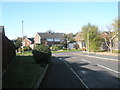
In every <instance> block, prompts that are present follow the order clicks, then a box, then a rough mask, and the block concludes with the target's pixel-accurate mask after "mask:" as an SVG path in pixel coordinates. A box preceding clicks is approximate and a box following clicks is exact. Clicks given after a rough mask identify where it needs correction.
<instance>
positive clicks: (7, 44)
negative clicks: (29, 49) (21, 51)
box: [2, 35, 16, 72]
mask: <svg viewBox="0 0 120 90" xmlns="http://www.w3.org/2000/svg"><path fill="white" fill-rule="evenodd" d="M15 55H16V53H15V45H14V44H13V42H12V41H10V40H9V39H8V38H7V37H6V36H5V35H2V72H3V71H4V70H5V69H6V67H7V66H8V65H9V63H10V62H11V61H12V59H13V58H14V57H15Z"/></svg>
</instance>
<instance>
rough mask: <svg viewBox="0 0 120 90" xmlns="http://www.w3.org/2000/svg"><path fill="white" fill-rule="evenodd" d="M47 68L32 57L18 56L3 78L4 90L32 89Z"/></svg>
mask: <svg viewBox="0 0 120 90" xmlns="http://www.w3.org/2000/svg"><path fill="white" fill-rule="evenodd" d="M44 69H45V67H41V66H40V65H39V64H37V63H36V62H35V60H34V59H33V57H32V56H16V57H15V58H14V59H13V61H12V62H11V63H10V65H9V67H8V68H7V70H6V72H5V73H4V74H3V77H2V86H3V88H32V87H33V85H34V84H35V82H36V80H37V79H38V78H39V77H40V75H41V74H42V73H43V71H44Z"/></svg>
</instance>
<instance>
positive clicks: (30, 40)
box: [22, 38, 34, 49]
mask: <svg viewBox="0 0 120 90" xmlns="http://www.w3.org/2000/svg"><path fill="white" fill-rule="evenodd" d="M24 46H30V47H31V48H32V49H33V48H34V38H25V39H24V40H23V41H22V47H24Z"/></svg>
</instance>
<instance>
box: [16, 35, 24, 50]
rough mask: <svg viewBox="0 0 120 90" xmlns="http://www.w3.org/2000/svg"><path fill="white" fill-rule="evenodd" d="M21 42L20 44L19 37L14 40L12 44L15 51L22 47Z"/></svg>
mask: <svg viewBox="0 0 120 90" xmlns="http://www.w3.org/2000/svg"><path fill="white" fill-rule="evenodd" d="M21 42H22V38H21V37H18V38H17V39H16V40H15V42H14V44H15V46H16V49H18V48H20V46H21V45H22V43H21Z"/></svg>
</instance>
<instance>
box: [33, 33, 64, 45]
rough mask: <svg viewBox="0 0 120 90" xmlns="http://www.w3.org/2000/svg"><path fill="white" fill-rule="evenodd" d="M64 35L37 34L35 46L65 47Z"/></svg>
mask: <svg viewBox="0 0 120 90" xmlns="http://www.w3.org/2000/svg"><path fill="white" fill-rule="evenodd" d="M64 41H65V36H64V33H37V34H36V35H35V37H34V44H45V45H48V46H52V45H63V43H64Z"/></svg>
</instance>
